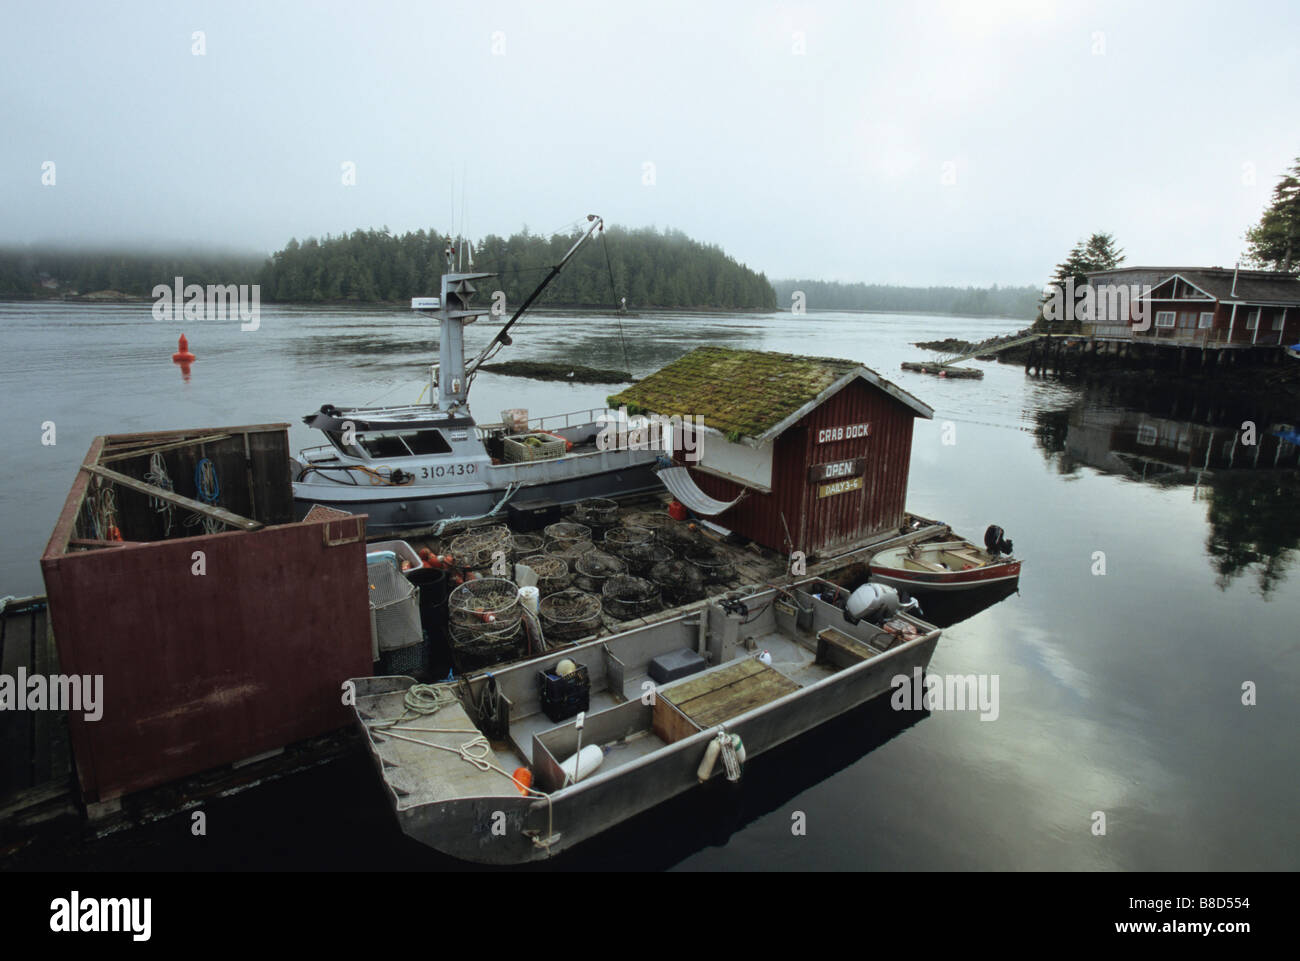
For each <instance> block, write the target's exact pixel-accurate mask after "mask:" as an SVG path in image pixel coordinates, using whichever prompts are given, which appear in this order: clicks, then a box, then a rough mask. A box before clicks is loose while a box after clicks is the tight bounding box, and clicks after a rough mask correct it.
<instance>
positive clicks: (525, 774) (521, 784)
mask: <svg viewBox="0 0 1300 961" xmlns="http://www.w3.org/2000/svg"><path fill="white" fill-rule="evenodd" d="M512 778H513V780H514V782H515V787H517V788H519V793H520V794H522V795H524V796H525V797H527V795H528V789H529V788H531V787H532V786H533V772H532V771H530V770H528V768H526V767H517V768H515V773H514V774H513V775H512Z"/></svg>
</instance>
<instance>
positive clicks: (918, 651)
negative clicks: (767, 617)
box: [381, 631, 940, 865]
mask: <svg viewBox="0 0 1300 961" xmlns="http://www.w3.org/2000/svg"><path fill="white" fill-rule="evenodd" d="M939 637H940V634H939V632H937V631H935V632H933V633H930V634H927V635H924V636H921V637H918V638H916V639H914V640H912V641H909V642H907V643H906V644H901V645H899V646H898V647H896V648H893V649H891V650H890V651H887V652H885V654H883V655H881V656H880V657H877V658H874V659H872V660H870V661H866V662H863V663H861V664H858V665H855V666H853V667H850V668H846V669H845V670H842V671H840V672H838V673H836V674H834V675H831V676H830V677H827V678H825V679H823V680H821V681H818V682H817V683H815V684H811V685H809V686H808V687H805V688H801V689H800V690H798V691H794V692H791V693H790V694H787V695H785V696H784V697H781V698H779V699H777V700H775V701H772V702H770V703H768V704H765V705H762V706H760V707H758V708H755V709H753V710H751V711H749V712H746V713H745V714H742V715H740V716H738V717H736V718H733V719H732V720H730V721H728V722H727V723H726V729H727V730H728V731H729V732H731V733H734V734H739V735H740V737H741V738H742V740H743V741H744V744H745V751H746V755H747V757H748V758H750V759H752V758H754V757H756V756H758V755H760V754H762V753H764V752H765V751H768V750H771V749H772V748H775V747H777V746H778V745H781V744H784V743H785V742H787V741H789V740H791V739H793V738H796V737H798V736H799V735H801V734H804V733H806V732H808V731H810V730H812V729H814V728H816V727H818V726H819V725H821V724H823V723H825V722H826V721H829V720H831V719H832V718H835V717H838V716H839V715H840V714H843V713H845V712H847V711H850V710H852V709H854V708H856V707H859V706H860V705H862V704H865V703H866V702H868V701H870V700H872V699H874V698H877V697H881V696H885V695H886V694H888V693H889V692H890V691H891V689H893V687H894V686H895V685H894V684H893V679H894V678H895V677H896V676H898V675H902V676H905V677H908V678H910V677H911V676H912V672H913V671H914V670H915V669H917V668H919V669H921V670H924V669H925V668H926V666H927V665H928V664H929V663H930V658H931V656H932V655H933V653H934V649H935V646H936V645H937V644H938V641H939ZM718 730H719V728H718V727H716V726H715V727H712V728H708V729H706V730H704V731H701V732H699V733H698V734H694V735H691V736H690V737H687V738H684V739H683V740H680V741H677V742H675V743H674V744H672V745H670V746H669V747H668V748H667V749H665V750H663V751H657V752H655V753H654V754H651V755H647V756H646V757H644V758H641V759H640V760H638V761H635V762H632V763H631V764H628V765H625V766H622V767H620V768H618V769H615V770H613V771H609V772H606V773H599V772H598V773H597V774H596V775H594V776H593V777H591V778H590V779H589V780H586V781H583V782H582V783H581V784H580V785H578V786H577V787H569V788H566V789H565V790H564V791H562V792H559V793H558V794H557V795H556V796H555V797H554V801H553V805H552V806H551V810H549V811H548V805H547V803H546V801H545V800H539V799H534V798H524V797H521V796H518V795H515V796H513V797H512V796H505V795H503V796H501V797H487V798H484V797H479V798H464V799H458V800H453V801H446V802H441V803H439V804H435V805H421V806H417V807H412V808H408V809H405V810H401V809H399V810H398V812H397V813H398V820H399V822H400V824H401V828H402V830H403V832H404V833H406V834H407V835H409V836H410V837H412V838H413V839H415V840H417V841H420V842H421V843H423V844H426V845H428V846H429V847H432V848H434V849H436V850H438V851H440V852H442V853H444V854H447V855H450V856H452V857H455V858H459V859H461V860H465V861H472V862H476V863H481V864H503V865H504V864H522V863H526V862H530V861H540V860H545V859H547V858H549V857H554V856H555V855H557V854H560V853H561V852H563V851H566V850H568V849H571V848H573V847H575V846H576V845H578V844H580V843H582V842H584V841H587V840H590V839H591V838H594V837H596V836H597V835H599V834H600V833H601V832H603V831H605V830H607V829H609V828H611V827H613V826H615V825H617V824H619V823H621V822H623V821H626V820H627V819H629V818H632V817H635V816H636V815H638V814H642V813H644V812H646V811H649V810H650V809H652V808H654V807H656V806H658V805H659V804H662V803H664V802H665V801H668V800H670V799H671V798H673V797H676V796H678V795H681V794H684V793H686V792H688V791H692V790H700V789H702V788H703V785H701V783H700V782H699V779H698V777H697V775H696V772H697V769H698V767H699V764H700V760H701V758H703V756H704V752H705V750H706V748H707V747H708V744H709V741H710V740H712V739H713V738H714V737H715V736H716V734H717V732H718ZM381 773H382V771H381ZM723 776H724V775H723V772H722V766H721V765H718V767H717V769H716V770H715V771H714V774H713V777H714V778H720V777H723ZM494 823H495V824H496V825H498V830H496V831H494V830H493V829H492V825H493V824H494ZM534 837H540V838H546V837H549V838H550V843H549V844H547V845H543V844H539V843H537V842H535V841H534V840H533V838H534Z"/></svg>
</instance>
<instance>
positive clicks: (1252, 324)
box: [1246, 307, 1259, 330]
mask: <svg viewBox="0 0 1300 961" xmlns="http://www.w3.org/2000/svg"><path fill="white" fill-rule="evenodd" d="M1258 326H1259V308H1258V307H1256V308H1255V309H1254V310H1252V311H1251V312H1250V313H1248V314H1247V315H1246V329H1247V330H1254V329H1255V328H1256V327H1258Z"/></svg>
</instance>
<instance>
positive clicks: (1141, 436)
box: [1136, 424, 1157, 447]
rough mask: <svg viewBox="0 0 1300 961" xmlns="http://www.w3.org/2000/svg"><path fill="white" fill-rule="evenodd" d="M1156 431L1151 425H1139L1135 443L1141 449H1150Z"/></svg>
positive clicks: (1154, 439)
mask: <svg viewBox="0 0 1300 961" xmlns="http://www.w3.org/2000/svg"><path fill="white" fill-rule="evenodd" d="M1156 437H1157V434H1156V429H1155V427H1154V426H1152V425H1151V424H1139V425H1138V429H1137V438H1136V440H1137V442H1138V443H1139V444H1141V445H1142V446H1143V447H1151V446H1153V445H1154V444H1155V442H1156Z"/></svg>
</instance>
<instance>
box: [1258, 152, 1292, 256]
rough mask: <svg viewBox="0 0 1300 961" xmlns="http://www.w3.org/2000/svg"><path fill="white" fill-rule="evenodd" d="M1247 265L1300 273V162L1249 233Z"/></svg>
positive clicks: (1277, 189) (1279, 182)
mask: <svg viewBox="0 0 1300 961" xmlns="http://www.w3.org/2000/svg"><path fill="white" fill-rule="evenodd" d="M1246 262H1247V263H1249V264H1251V265H1253V266H1257V267H1264V268H1266V269H1270V270H1281V271H1284V272H1285V273H1295V272H1297V270H1300V158H1297V159H1296V162H1295V163H1293V164H1292V165H1291V169H1290V170H1288V171H1287V172H1286V173H1284V174H1283V175H1282V179H1281V180H1279V181H1278V182H1277V186H1276V187H1274V188H1273V199H1272V201H1271V202H1270V203H1269V206H1268V209H1267V210H1265V211H1264V213H1263V215H1262V216H1261V217H1260V218H1259V223H1257V224H1256V225H1255V226H1254V227H1251V228H1250V229H1249V230H1247V231H1246Z"/></svg>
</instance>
